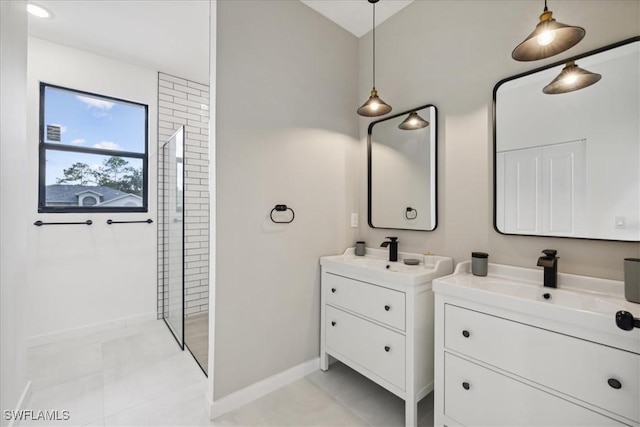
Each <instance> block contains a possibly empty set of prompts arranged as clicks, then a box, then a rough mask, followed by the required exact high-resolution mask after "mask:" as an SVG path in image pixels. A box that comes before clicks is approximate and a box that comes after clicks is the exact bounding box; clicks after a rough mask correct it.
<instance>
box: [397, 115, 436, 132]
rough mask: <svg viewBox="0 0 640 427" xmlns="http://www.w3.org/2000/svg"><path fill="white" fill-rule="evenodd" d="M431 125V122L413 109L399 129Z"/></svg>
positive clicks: (414, 128) (420, 127) (421, 127)
mask: <svg viewBox="0 0 640 427" xmlns="http://www.w3.org/2000/svg"><path fill="white" fill-rule="evenodd" d="M427 126H429V122H428V121H426V120H425V119H423V118H422V117H420V115H418V113H416V112H415V111H412V112H411V113H409V115H408V116H407V118H406V119H404V121H403V122H402V123H400V124H399V125H398V129H402V130H417V129H423V128H426V127H427Z"/></svg>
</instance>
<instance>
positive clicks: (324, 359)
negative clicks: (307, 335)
mask: <svg viewBox="0 0 640 427" xmlns="http://www.w3.org/2000/svg"><path fill="white" fill-rule="evenodd" d="M320 369H322V370H323V371H326V370H328V369H329V355H328V354H327V353H325V352H322V353H320Z"/></svg>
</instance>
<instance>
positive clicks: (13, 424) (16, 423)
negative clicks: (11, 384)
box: [7, 381, 31, 427]
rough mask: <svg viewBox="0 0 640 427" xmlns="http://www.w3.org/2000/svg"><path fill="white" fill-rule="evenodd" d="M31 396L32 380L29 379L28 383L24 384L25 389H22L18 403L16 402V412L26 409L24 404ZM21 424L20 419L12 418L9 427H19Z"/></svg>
mask: <svg viewBox="0 0 640 427" xmlns="http://www.w3.org/2000/svg"><path fill="white" fill-rule="evenodd" d="M29 396H31V381H27V384H26V385H25V386H24V390H22V394H21V395H20V399H18V403H17V404H16V410H15V412H14V413H18V412H20V411H21V410H23V409H25V408H24V404H25V403H26V402H28V401H29ZM19 425H20V420H19V419H16V418H12V419H11V421H9V424H8V425H7V427H18V426H19Z"/></svg>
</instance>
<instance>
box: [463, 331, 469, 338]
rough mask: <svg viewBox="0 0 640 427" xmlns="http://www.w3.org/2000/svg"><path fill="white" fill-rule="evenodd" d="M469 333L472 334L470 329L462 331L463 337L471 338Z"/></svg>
mask: <svg viewBox="0 0 640 427" xmlns="http://www.w3.org/2000/svg"><path fill="white" fill-rule="evenodd" d="M469 335H471V334H470V333H469V331H466V330H465V331H462V336H463V337H465V338H469Z"/></svg>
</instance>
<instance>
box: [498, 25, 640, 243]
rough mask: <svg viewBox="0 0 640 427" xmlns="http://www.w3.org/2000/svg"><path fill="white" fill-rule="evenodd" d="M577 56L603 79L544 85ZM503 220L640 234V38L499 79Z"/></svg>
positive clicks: (522, 231)
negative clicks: (562, 86) (567, 88)
mask: <svg viewBox="0 0 640 427" xmlns="http://www.w3.org/2000/svg"><path fill="white" fill-rule="evenodd" d="M569 61H575V64H576V65H577V66H579V67H580V68H582V69H584V70H587V71H589V72H591V73H597V74H600V75H601V76H602V78H601V79H600V80H599V81H597V82H596V83H594V84H592V85H591V86H588V87H584V88H583V89H579V90H575V91H571V92H566V93H561V94H545V93H543V91H542V89H543V88H544V87H545V86H547V85H548V84H549V83H550V82H551V81H552V80H554V79H555V78H556V77H557V76H558V75H559V74H560V72H561V71H562V70H563V68H565V65H566V63H567V62H569ZM493 95H494V98H493V99H494V197H495V199H494V227H495V229H496V230H497V231H498V232H500V233H503V234H517V235H530V236H554V237H571V238H584V239H600V240H618V241H640V37H635V38H633V39H629V40H625V41H623V42H620V43H616V44H615V45H611V46H606V47H604V48H601V49H598V50H595V51H592V52H588V53H586V54H583V55H580V56H577V57H574V58H569V59H567V60H565V61H562V62H559V63H555V64H551V65H549V66H546V67H543V68H539V69H536V70H533V71H531V72H528V73H524V74H520V75H517V76H514V77H510V78H507V79H504V80H502V81H500V82H499V83H498V84H497V85H496V86H495V88H494V91H493Z"/></svg>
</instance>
